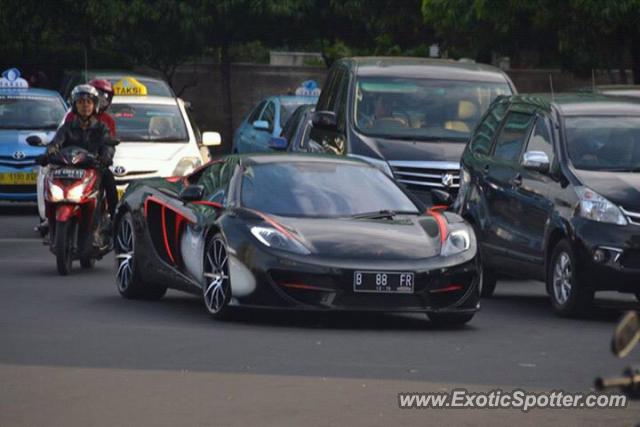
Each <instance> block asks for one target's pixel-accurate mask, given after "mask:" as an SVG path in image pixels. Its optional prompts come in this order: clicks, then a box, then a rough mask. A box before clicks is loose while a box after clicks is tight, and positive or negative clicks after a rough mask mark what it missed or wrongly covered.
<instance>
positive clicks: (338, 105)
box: [332, 68, 349, 130]
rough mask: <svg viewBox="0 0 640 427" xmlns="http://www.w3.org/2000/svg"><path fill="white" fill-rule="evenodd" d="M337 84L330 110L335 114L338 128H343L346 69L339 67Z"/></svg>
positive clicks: (347, 89) (346, 83) (345, 107)
mask: <svg viewBox="0 0 640 427" xmlns="http://www.w3.org/2000/svg"><path fill="white" fill-rule="evenodd" d="M337 84H338V86H337V87H336V89H337V90H336V91H335V92H336V97H335V99H334V106H333V108H332V110H333V111H335V112H336V115H337V119H338V129H339V130H343V129H344V126H345V123H346V118H347V95H348V92H349V73H348V71H347V70H346V69H344V68H341V69H340V72H339V80H338V81H337Z"/></svg>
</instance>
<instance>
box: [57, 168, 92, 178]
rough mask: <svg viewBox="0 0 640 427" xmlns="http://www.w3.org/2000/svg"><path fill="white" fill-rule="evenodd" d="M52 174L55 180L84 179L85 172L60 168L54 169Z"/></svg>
mask: <svg viewBox="0 0 640 427" xmlns="http://www.w3.org/2000/svg"><path fill="white" fill-rule="evenodd" d="M51 174H52V175H53V177H54V178H58V179H82V178H83V177H84V170H82V169H71V168H60V169H54V170H53V171H51Z"/></svg>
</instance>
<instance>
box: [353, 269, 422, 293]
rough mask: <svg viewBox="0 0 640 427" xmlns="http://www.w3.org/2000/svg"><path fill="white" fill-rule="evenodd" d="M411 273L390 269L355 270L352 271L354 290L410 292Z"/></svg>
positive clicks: (412, 287) (411, 287)
mask: <svg viewBox="0 0 640 427" xmlns="http://www.w3.org/2000/svg"><path fill="white" fill-rule="evenodd" d="M413 279H414V275H413V273H404V272H390V271H356V272H354V273H353V291H354V292H375V293H387V294H412V293H413V289H414V286H413V283H414V280H413Z"/></svg>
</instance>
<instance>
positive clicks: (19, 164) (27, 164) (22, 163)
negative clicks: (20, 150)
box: [0, 156, 36, 169]
mask: <svg viewBox="0 0 640 427" xmlns="http://www.w3.org/2000/svg"><path fill="white" fill-rule="evenodd" d="M35 164H36V158H35V156H28V157H25V158H24V159H20V160H16V159H14V158H13V157H12V156H0V166H9V167H12V168H18V169H22V168H31V167H33V166H35Z"/></svg>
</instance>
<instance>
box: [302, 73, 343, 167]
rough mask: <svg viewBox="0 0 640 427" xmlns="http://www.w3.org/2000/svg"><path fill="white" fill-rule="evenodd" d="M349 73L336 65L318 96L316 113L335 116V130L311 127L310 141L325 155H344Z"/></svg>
mask: <svg viewBox="0 0 640 427" xmlns="http://www.w3.org/2000/svg"><path fill="white" fill-rule="evenodd" d="M348 93H349V71H348V69H347V68H346V67H345V66H343V65H336V66H335V68H334V69H333V70H332V71H331V72H330V74H329V76H328V77H327V81H326V84H325V88H324V89H323V90H322V93H321V94H320V99H318V104H317V105H316V111H331V112H333V113H335V114H336V118H337V125H338V126H337V129H335V130H329V129H321V128H318V127H315V126H314V127H313V129H312V130H311V139H312V140H314V141H317V142H318V143H319V144H320V145H321V146H322V150H323V151H325V152H327V153H333V154H340V155H342V154H345V153H346V151H347V147H346V116H347V110H348V105H347V103H348V99H349V97H348Z"/></svg>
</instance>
